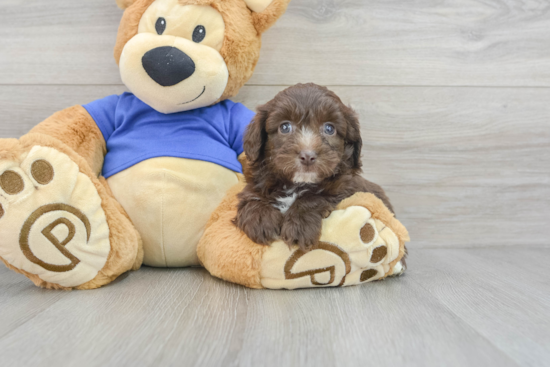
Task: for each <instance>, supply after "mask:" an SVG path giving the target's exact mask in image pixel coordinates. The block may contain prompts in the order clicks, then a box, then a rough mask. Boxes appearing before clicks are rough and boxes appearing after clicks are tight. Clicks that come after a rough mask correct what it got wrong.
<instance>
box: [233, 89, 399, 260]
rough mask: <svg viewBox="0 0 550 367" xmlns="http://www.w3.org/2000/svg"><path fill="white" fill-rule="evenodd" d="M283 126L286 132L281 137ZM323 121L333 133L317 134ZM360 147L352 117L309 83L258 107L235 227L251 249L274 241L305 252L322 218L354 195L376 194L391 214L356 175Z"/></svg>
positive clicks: (333, 98) (246, 145) (380, 191)
mask: <svg viewBox="0 0 550 367" xmlns="http://www.w3.org/2000/svg"><path fill="white" fill-rule="evenodd" d="M289 123H290V124H291V126H292V131H291V132H290V133H282V130H281V127H282V126H283V124H289ZM327 123H328V124H329V125H331V126H333V127H334V128H335V133H334V134H331V135H329V134H327V133H325V132H324V129H325V127H326V125H327ZM361 148H362V140H361V134H360V124H359V121H358V119H357V116H356V114H355V112H354V111H353V110H352V109H351V108H349V107H347V106H345V105H344V104H343V103H342V101H341V100H340V98H338V96H336V94H334V93H333V92H331V91H329V90H328V89H327V88H324V87H320V86H317V85H315V84H298V85H296V86H294V87H291V88H288V89H286V90H284V91H282V92H281V93H279V94H278V95H277V96H276V97H275V98H274V99H273V100H271V101H270V102H268V103H267V104H265V105H263V106H260V107H259V108H258V114H257V115H256V117H255V119H254V121H253V123H252V124H251V125H250V126H249V128H248V130H247V132H246V135H245V139H244V149H245V153H246V155H247V157H248V160H249V165H250V167H249V168H248V169H247V171H246V172H245V174H246V179H247V182H248V184H247V186H246V187H245V189H244V190H243V191H242V192H241V193H240V194H239V199H240V203H239V207H238V213H237V217H236V218H235V220H234V222H235V224H236V225H237V226H238V227H239V228H240V229H241V230H242V231H243V232H244V233H246V234H247V235H248V236H249V237H250V238H251V239H252V240H253V241H255V242H257V243H260V244H265V245H267V244H269V243H271V242H272V241H274V240H276V239H278V238H281V239H282V240H284V241H285V242H286V243H287V244H288V245H293V244H297V245H299V246H300V247H301V248H303V249H308V248H311V247H312V246H314V245H316V244H317V243H318V241H319V238H320V234H321V225H322V220H323V218H325V217H327V216H328V215H329V214H330V212H331V211H332V210H334V209H335V208H336V205H338V203H339V202H340V201H342V200H343V199H345V198H348V197H350V196H352V195H353V194H355V193H357V192H368V193H372V194H374V195H376V196H377V197H378V198H380V199H381V200H382V202H383V203H384V204H385V206H386V207H387V208H388V209H389V210H390V211H392V212H393V208H392V205H391V203H390V201H389V199H388V197H387V196H386V194H385V192H384V190H383V189H382V188H381V187H380V186H378V185H376V184H374V183H372V182H369V181H367V180H365V179H364V178H362V177H361V176H360V174H361ZM304 152H305V153H307V154H309V155H311V156H312V157H314V158H312V161H311V162H313V163H311V162H309V161H307V163H305V162H306V160H305V159H304V157H305V156H304V154H305V153H304ZM306 156H307V155H306ZM307 157H309V156H307ZM308 159H309V158H308ZM313 159H315V160H314V161H313Z"/></svg>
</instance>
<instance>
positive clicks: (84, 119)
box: [28, 106, 106, 176]
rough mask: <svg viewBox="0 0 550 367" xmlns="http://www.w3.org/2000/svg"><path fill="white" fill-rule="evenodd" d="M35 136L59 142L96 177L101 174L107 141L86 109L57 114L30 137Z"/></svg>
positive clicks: (67, 110) (74, 109) (73, 108)
mask: <svg viewBox="0 0 550 367" xmlns="http://www.w3.org/2000/svg"><path fill="white" fill-rule="evenodd" d="M33 134H41V135H47V136H50V137H52V138H55V139H57V140H59V141H60V142H62V143H64V144H65V145H67V146H68V147H69V148H71V149H72V150H73V151H75V152H76V153H77V154H78V155H79V156H81V157H82V158H84V160H86V162H87V163H88V165H89V166H90V168H91V169H92V170H93V172H94V174H95V175H96V176H97V175H99V173H100V172H101V168H102V166H103V160H104V157H105V153H106V145H105V139H104V138H103V134H102V133H101V131H100V130H99V128H98V126H97V124H96V123H95V121H94V119H93V118H92V117H91V116H90V114H89V113H88V111H86V109H85V108H84V107H82V106H74V107H70V108H67V109H65V110H62V111H59V112H57V113H55V114H54V115H52V116H51V117H49V118H47V119H46V120H44V121H43V122H41V123H40V124H38V125H37V126H36V127H34V128H33V129H32V130H31V131H30V132H29V134H28V135H33Z"/></svg>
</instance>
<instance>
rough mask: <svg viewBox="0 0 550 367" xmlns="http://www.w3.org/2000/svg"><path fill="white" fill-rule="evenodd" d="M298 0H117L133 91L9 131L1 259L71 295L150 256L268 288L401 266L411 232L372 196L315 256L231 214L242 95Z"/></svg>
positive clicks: (359, 277)
mask: <svg viewBox="0 0 550 367" xmlns="http://www.w3.org/2000/svg"><path fill="white" fill-rule="evenodd" d="M289 2H290V0H117V3H118V5H119V6H120V7H121V8H123V9H126V10H125V12H124V16H123V18H122V21H121V24H120V28H119V33H118V39H117V43H116V46H115V59H116V61H117V63H118V65H119V68H120V73H121V78H122V80H123V82H124V83H125V84H126V86H127V87H128V89H129V90H130V92H131V93H124V94H122V95H120V96H109V97H106V98H104V99H102V100H99V101H94V102H92V103H90V104H88V105H85V106H75V107H71V108H69V109H66V110H63V111H60V112H58V113H56V114H54V115H53V116H51V117H50V118H48V119H46V120H45V121H43V122H42V123H40V124H39V125H37V126H36V127H35V128H34V129H32V130H31V131H30V132H29V133H28V134H27V135H25V136H23V137H22V138H21V139H19V140H17V139H4V140H0V259H2V261H3V262H4V263H5V264H6V265H7V266H8V267H9V268H10V269H13V270H15V271H17V272H20V273H22V274H24V275H26V276H27V277H28V278H30V279H31V280H32V281H33V282H34V283H35V284H36V285H39V286H42V287H46V288H55V289H72V288H76V289H92V288H97V287H100V286H102V285H105V284H108V283H110V282H112V281H113V280H114V279H115V278H117V277H118V276H119V275H120V274H122V273H124V272H126V271H128V270H131V269H134V270H136V269H138V268H139V267H140V266H141V265H142V263H143V264H146V265H150V266H157V267H183V266H194V265H203V266H205V267H206V268H207V269H208V270H209V271H210V272H211V273H212V274H213V275H215V276H218V277H220V278H223V279H227V280H230V281H233V282H236V283H240V284H243V285H246V286H249V287H255V288H262V287H266V288H298V287H312V286H337V285H350V284H358V283H361V282H365V281H369V280H375V279H381V278H383V277H385V276H388V275H392V274H397V273H400V272H401V270H402V269H401V268H400V262H399V261H400V259H401V258H402V256H403V254H404V243H405V241H407V240H408V235H407V232H406V230H405V229H404V228H403V227H402V226H401V224H400V223H399V222H398V221H397V220H396V219H395V218H393V216H392V215H391V213H390V212H389V211H388V210H387V208H386V207H385V206H384V205H383V204H382V203H381V202H379V200H378V199H376V198H375V197H373V196H372V195H368V194H358V195H356V196H354V197H352V198H350V199H348V200H346V201H345V202H343V203H342V204H341V205H340V207H339V208H338V210H336V211H335V212H334V213H333V214H332V215H331V216H330V217H329V218H327V219H326V223H325V224H324V227H323V236H322V238H321V240H322V243H321V244H320V245H319V247H318V248H315V249H314V250H313V251H310V252H308V253H302V252H300V251H299V250H297V249H289V248H288V247H286V245H284V244H282V243H279V242H276V243H274V244H273V245H272V246H269V247H264V246H261V245H257V244H255V243H253V242H251V241H250V240H249V239H248V238H246V237H245V236H244V235H243V234H242V233H241V232H239V231H238V230H237V229H236V227H234V226H233V225H232V224H231V218H232V216H234V210H235V202H236V193H237V192H238V191H239V190H240V189H242V182H241V183H240V181H242V175H241V172H242V166H241V164H240V163H239V157H240V159H241V161H243V159H242V158H243V157H242V152H243V149H242V135H243V133H244V130H245V128H246V126H247V124H248V123H249V122H250V120H251V118H252V117H253V112H251V111H249V110H248V109H247V108H246V107H244V106H243V105H241V104H238V103H233V102H231V101H230V100H229V98H230V97H232V96H235V95H236V94H237V93H238V91H239V89H240V88H241V87H242V86H243V85H244V83H245V82H246V81H247V80H248V79H249V78H250V77H251V75H252V73H253V71H254V67H255V65H256V63H257V61H258V58H259V53H260V47H261V35H262V33H263V32H265V31H266V30H267V29H268V28H269V27H270V26H271V25H273V24H274V23H275V22H276V20H277V19H278V18H279V17H280V16H282V15H283V13H284V12H285V10H286V7H287V5H288V3H289ZM243 162H244V161H243Z"/></svg>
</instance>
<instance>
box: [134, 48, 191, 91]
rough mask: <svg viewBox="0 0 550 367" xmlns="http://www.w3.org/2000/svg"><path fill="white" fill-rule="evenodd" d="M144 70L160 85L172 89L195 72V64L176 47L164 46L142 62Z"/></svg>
mask: <svg viewBox="0 0 550 367" xmlns="http://www.w3.org/2000/svg"><path fill="white" fill-rule="evenodd" d="M141 62H142V64H143V68H144V69H145V71H146V72H147V74H149V76H150V77H151V79H153V80H154V81H155V82H157V83H158V84H160V85H162V86H163V87H171V86H173V85H176V84H178V83H180V82H182V81H184V80H185V79H187V78H189V77H190V76H191V75H193V73H194V72H195V63H194V62H193V60H192V59H191V58H190V57H189V56H187V54H186V53H185V52H183V51H181V50H178V49H177V48H175V47H170V46H164V47H158V48H155V49H152V50H151V51H148V52H147V53H146V54H145V55H144V56H143V59H142V60H141Z"/></svg>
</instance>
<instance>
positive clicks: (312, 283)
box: [261, 206, 400, 289]
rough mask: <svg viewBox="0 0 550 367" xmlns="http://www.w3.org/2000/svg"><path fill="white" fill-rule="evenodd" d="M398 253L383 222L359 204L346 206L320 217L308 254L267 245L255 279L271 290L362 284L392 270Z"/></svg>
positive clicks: (394, 239) (278, 244) (395, 239)
mask: <svg viewBox="0 0 550 367" xmlns="http://www.w3.org/2000/svg"><path fill="white" fill-rule="evenodd" d="M399 254H400V241H399V238H398V237H397V235H396V234H395V233H394V231H392V230H391V229H390V228H389V227H388V225H386V224H385V223H384V222H382V221H381V220H379V219H376V218H374V217H373V216H372V213H371V212H370V211H369V210H368V209H366V208H365V207H362V206H350V207H348V208H346V209H343V210H336V211H334V212H332V213H331V215H330V216H329V217H328V218H326V219H325V220H324V221H323V230H322V234H321V241H320V243H319V245H317V246H316V247H314V248H313V249H312V250H311V251H309V252H305V251H302V250H300V249H297V248H292V249H289V248H288V246H286V245H284V244H283V243H282V242H281V241H278V242H275V243H273V244H272V245H271V247H270V248H269V249H268V250H267V251H266V252H265V254H264V256H263V261H262V271H261V281H262V285H263V286H264V287H266V288H276V289H278V288H287V289H295V288H308V287H320V286H321V287H322V286H324V287H335V286H347V285H354V284H360V283H366V282H370V281H374V280H377V279H381V278H384V277H386V276H387V275H388V274H389V273H390V270H392V268H391V267H392V265H393V266H394V268H393V269H395V268H397V265H395V261H396V260H397V258H398V257H399ZM398 264H399V263H398Z"/></svg>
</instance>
